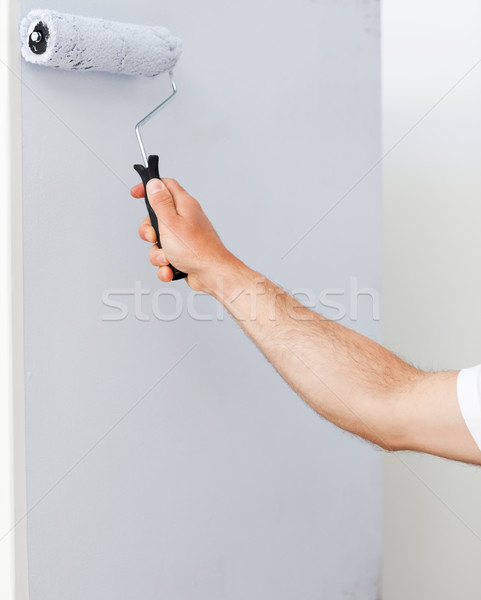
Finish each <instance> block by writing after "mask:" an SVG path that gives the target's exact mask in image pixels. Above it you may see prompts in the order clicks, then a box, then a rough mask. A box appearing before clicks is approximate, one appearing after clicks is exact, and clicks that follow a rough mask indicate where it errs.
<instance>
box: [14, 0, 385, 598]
mask: <svg viewBox="0 0 481 600" xmlns="http://www.w3.org/2000/svg"><path fill="white" fill-rule="evenodd" d="M21 5H22V11H23V13H26V12H27V11H28V10H29V9H30V8H33V7H34V6H35V7H36V5H37V2H33V1H32V2H30V1H29V2H27V1H24V2H22V3H21ZM49 8H54V9H58V10H64V11H66V12H72V13H75V12H77V13H81V14H86V15H93V16H100V17H105V18H110V19H118V20H124V21H143V22H147V23H161V24H165V25H166V26H168V27H169V28H170V29H171V30H172V31H173V32H175V33H176V34H178V35H180V36H181V37H182V38H183V39H184V42H185V54H184V57H183V58H182V61H181V63H180V65H179V68H178V70H177V78H178V85H179V90H180V95H179V98H178V100H177V101H176V102H175V103H174V104H172V105H171V107H169V109H168V111H166V112H165V113H164V114H163V115H162V116H161V117H159V118H158V119H157V120H156V121H155V122H153V123H152V126H151V127H150V129H149V130H148V133H147V135H146V141H147V143H148V150H149V151H150V152H158V153H159V154H160V155H161V164H162V167H163V173H164V174H168V175H170V176H174V177H177V178H178V179H179V180H180V181H181V182H182V183H183V185H184V186H185V187H187V189H189V190H190V191H191V192H192V193H193V194H195V195H196V196H197V197H198V198H199V200H200V201H201V202H202V204H203V205H204V207H205V209H206V211H207V213H208V214H209V215H210V216H211V217H212V220H213V222H214V224H215V226H216V227H217V228H218V230H219V232H220V233H221V235H222V237H223V239H224V240H225V241H226V242H227V244H228V245H229V247H230V248H231V249H232V250H233V251H234V252H236V253H238V254H239V255H240V256H241V257H242V258H243V259H244V260H245V261H247V262H248V263H249V264H250V265H252V266H255V267H256V268H257V269H259V270H261V271H263V272H264V273H266V274H267V275H268V276H270V277H271V278H273V279H274V280H276V281H278V282H280V283H282V285H284V286H285V287H287V288H289V289H295V288H299V287H303V288H309V289H310V290H312V291H313V292H315V294H316V295H319V294H320V293H321V292H322V291H323V290H324V292H325V291H326V290H331V291H332V289H334V290H335V294H336V295H332V296H329V300H330V301H332V302H334V301H335V302H338V303H341V304H343V305H344V306H345V307H346V310H347V316H346V317H345V318H344V322H345V323H347V324H348V325H352V326H353V327H355V328H356V329H358V330H360V331H362V332H364V333H367V334H368V335H370V336H372V337H375V338H377V339H378V338H379V337H380V325H379V321H378V320H375V319H373V315H372V302H371V300H370V298H368V297H366V296H362V297H359V298H357V297H356V298H355V300H356V303H357V302H358V304H359V314H358V316H357V318H356V319H355V320H353V321H351V320H350V319H349V314H351V315H352V314H353V313H352V308H353V307H352V306H351V305H350V289H351V288H352V286H353V285H354V287H356V286H358V287H359V288H372V289H373V290H375V291H378V290H379V289H380V274H381V198H380V175H379V171H378V170H377V169H374V170H373V171H371V172H369V174H367V175H366V176H365V177H363V176H364V175H365V174H366V173H367V171H368V170H369V169H370V168H371V166H372V165H373V164H374V163H375V161H376V160H377V159H378V157H379V153H380V131H379V129H380V128H379V101H380V98H379V32H378V19H379V15H378V8H379V7H378V2H374V1H364V2H358V1H354V0H345V1H343V2H339V1H330V2H327V1H320V2H314V1H309V2H307V1H306V2H295V1H294V0H292V1H288V2H282V3H279V2H275V1H274V0H262V1H261V2H258V1H254V0H247V1H245V2H242V3H240V2H236V3H235V2H220V1H215V0H206V2H202V3H197V2H193V1H190V2H187V1H184V2H179V1H174V0H166V1H164V2H162V3H157V2H154V1H153V0H151V1H147V0H143V1H142V2H137V3H135V4H127V3H122V4H119V3H118V2H114V1H113V0H101V1H100V2H98V1H97V2H93V1H92V0H90V1H83V2H79V1H77V2H76V1H74V0H66V1H64V2H60V1H58V0H57V1H53V2H52V3H51V4H50V5H49ZM22 76H23V81H24V88H23V100H22V102H23V169H24V175H23V186H24V240H25V242H24V246H25V343H26V350H25V352H26V354H25V363H26V421H27V423H26V436H27V491H28V506H29V508H30V513H29V516H28V548H29V571H30V575H29V577H30V595H31V600H65V598H75V599H87V598H88V599H89V600H95V599H99V600H100V599H105V598H115V599H116V600H123V599H126V600H127V599H129V600H130V599H132V598H143V599H145V600H153V599H154V598H155V599H157V598H162V599H164V598H165V599H167V598H172V599H175V600H180V599H186V600H187V599H189V600H190V599H192V598H196V599H205V600H207V599H208V600H216V599H218V600H220V599H222V600H224V599H227V598H228V599H232V600H244V599H245V598H250V599H252V600H253V599H259V600H260V599H262V600H265V599H267V598H276V600H284V599H286V600H287V599H293V598H303V600H309V599H318V598H329V600H341V599H346V598H352V599H359V600H375V599H376V598H377V596H378V591H379V578H380V537H381V536H380V522H381V515H380V512H381V499H380V496H381V481H380V473H381V471H380V455H379V453H378V452H377V451H376V450H374V449H373V448H371V447H369V446H368V445H367V444H365V443H362V442H360V441H359V440H356V439H354V438H353V437H351V436H349V435H346V434H343V433H341V432H339V431H337V430H336V429H335V428H334V427H333V426H331V425H330V424H328V423H325V422H323V421H322V420H321V419H319V417H318V416H317V415H315V414H314V413H313V412H312V411H311V410H310V409H309V408H307V407H306V406H305V405H304V404H303V403H302V402H301V401H300V400H299V399H297V398H296V396H295V395H294V393H293V392H291V391H290V390H289V389H288V388H287V386H286V385H285V384H284V383H283V382H282V381H281V380H280V378H279V377H278V376H277V375H276V374H275V373H274V371H273V370H272V368H271V367H270V366H269V364H267V363H266V361H265V360H264V359H263V357H262V356H261V354H260V353H259V352H258V351H257V350H255V348H254V347H253V346H252V344H251V343H250V341H249V340H248V339H246V337H245V336H244V335H243V334H242V333H241V332H240V330H239V329H238V328H237V327H236V325H235V324H234V323H233V322H232V321H231V320H230V319H229V318H228V317H227V316H225V318H223V319H217V318H216V315H217V308H216V306H215V303H214V301H213V300H211V299H210V298H208V297H197V298H195V306H196V308H197V310H198V311H200V312H202V314H204V315H211V316H212V317H213V320H212V321H199V320H194V319H192V318H191V317H190V316H189V315H188V310H187V307H188V299H189V298H191V299H192V296H191V293H190V290H189V289H188V288H187V286H186V285H185V283H184V282H179V283H176V284H173V285H172V286H170V287H162V286H161V285H160V284H159V283H158V281H157V280H156V278H155V272H154V270H153V269H152V267H151V266H150V264H149V263H148V260H147V253H148V248H147V247H146V246H145V244H143V243H142V242H141V241H140V240H139V239H138V238H137V233H136V230H137V226H138V223H139V222H140V220H141V219H142V218H143V217H144V210H145V209H144V207H143V206H142V202H140V201H135V200H132V199H131V198H130V197H129V195H128V187H129V186H130V185H132V184H134V183H136V182H137V175H136V174H135V172H134V171H133V170H132V163H133V162H138V161H139V158H140V157H139V151H138V148H137V146H136V142H135V138H134V133H133V127H134V124H135V122H136V121H137V120H138V119H139V118H140V117H141V116H143V115H144V114H146V113H147V112H148V111H149V110H150V109H151V108H152V107H153V106H154V105H155V103H156V101H157V100H158V99H159V98H161V97H162V96H163V94H164V93H165V92H166V91H167V87H168V86H167V81H147V80H137V79H129V78H123V77H113V76H108V75H102V74H96V73H83V74H76V73H62V72H57V71H53V70H48V69H42V68H40V67H37V68H35V67H32V66H31V65H26V64H24V65H23V66H22ZM355 184H356V185H355ZM353 186H354V187H353ZM346 193H347V196H345V195H346ZM344 196H345V197H344ZM343 197H344V198H343ZM341 198H343V199H342V200H341V202H340V203H339V204H337V203H338V201H339V200H340V199H341ZM334 206H335V208H334V209H333V210H332V211H330V209H331V208H332V207H334ZM329 211H330V212H329ZM325 215H327V216H325ZM323 216H325V218H323ZM319 220H320V222H319V224H318V225H317V226H316V227H315V228H314V229H313V230H312V231H310V233H308V234H307V235H306V236H305V237H303V236H304V235H305V234H306V232H308V230H309V229H310V228H311V227H312V225H313V224H314V223H316V222H317V221H319ZM299 240H301V241H300V242H299V243H298V244H297V242H298V241H299ZM294 246H295V247H294ZM291 248H293V249H292V251H291V252H289V253H288V254H287V256H285V257H284V258H283V256H284V255H285V253H286V252H287V251H288V250H290V249H291ZM353 278H354V279H353ZM136 281H138V282H140V283H139V285H140V286H141V287H142V288H143V289H146V290H149V293H145V294H144V295H143V296H142V315H144V316H145V317H146V319H147V320H143V317H142V318H136V316H135V306H134V305H135V300H134V298H133V296H132V295H130V296H129V295H125V296H122V297H121V296H118V297H117V298H116V299H117V300H122V301H123V302H125V304H126V306H127V307H128V315H127V316H126V317H125V318H124V319H123V320H121V321H118V320H109V321H106V320H105V317H106V316H107V317H110V318H112V317H114V318H115V317H116V316H118V314H119V311H118V310H116V309H113V308H109V307H107V306H105V305H104V304H103V303H102V297H103V295H105V293H106V290H107V291H108V290H118V289H123V290H125V289H132V288H133V287H135V282H136ZM353 282H354V283H353ZM156 290H162V291H163V292H165V291H166V290H175V293H176V294H177V295H178V297H177V300H176V299H175V298H173V297H172V296H171V297H169V296H167V295H165V294H163V295H161V296H160V297H159V296H157V301H158V307H159V309H160V310H161V311H163V312H164V313H169V314H172V313H173V310H174V304H175V301H177V302H179V301H182V302H183V310H182V311H181V314H180V316H179V317H178V318H177V319H175V320H172V321H165V320H159V319H157V318H155V317H154V316H153V314H152V301H153V299H154V300H155V297H154V293H155V292H156ZM340 290H341V292H342V293H341V292H340ZM351 291H354V292H356V289H354V290H351ZM376 293H377V292H376ZM179 299H180V300H179ZM317 306H318V308H319V304H317ZM325 312H327V313H328V314H329V313H334V314H337V313H338V312H339V311H336V310H334V309H332V310H331V311H329V310H325ZM137 315H138V316H141V315H140V313H139V309H138V307H137Z"/></svg>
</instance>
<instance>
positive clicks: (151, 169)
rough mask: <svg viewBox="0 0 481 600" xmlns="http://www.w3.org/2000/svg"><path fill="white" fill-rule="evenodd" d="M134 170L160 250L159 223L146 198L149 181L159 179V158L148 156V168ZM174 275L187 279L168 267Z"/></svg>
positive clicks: (140, 166) (136, 167) (136, 166)
mask: <svg viewBox="0 0 481 600" xmlns="http://www.w3.org/2000/svg"><path fill="white" fill-rule="evenodd" d="M134 169H135V170H136V171H137V173H138V174H139V175H140V177H141V178H142V182H143V184H144V192H145V206H146V207H147V211H148V213H149V217H150V222H151V223H152V227H153V228H154V229H155V235H156V236H157V246H158V247H159V248H162V246H161V244H160V236H159V222H158V220H157V215H156V214H155V212H154V209H153V208H152V207H151V206H150V202H149V199H148V197H147V182H148V181H150V180H151V179H160V175H159V157H158V156H156V155H155V154H154V155H151V156H149V158H148V167H144V165H134ZM169 266H170V268H171V269H172V271H173V273H174V280H175V279H183V278H184V277H187V273H183V272H182V271H179V270H178V269H176V268H175V267H173V266H172V265H169Z"/></svg>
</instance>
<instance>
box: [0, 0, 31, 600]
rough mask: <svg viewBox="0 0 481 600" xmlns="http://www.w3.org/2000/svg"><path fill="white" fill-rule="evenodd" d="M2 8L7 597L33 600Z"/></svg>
mask: <svg viewBox="0 0 481 600" xmlns="http://www.w3.org/2000/svg"><path fill="white" fill-rule="evenodd" d="M0 2H1V4H0V6H1V13H0V15H1V18H0V60H1V62H0V132H1V134H0V182H1V185H2V193H1V194H0V598H2V600H3V599H5V600H28V574H27V536H26V512H27V510H26V489H25V488H26V485H25V408H24V393H23V385H24V369H23V302H22V300H23V294H22V287H23V286H22V284H23V281H22V278H23V269H22V266H23V265H22V194H21V140H22V138H21V80H20V75H21V72H20V52H19V43H18V22H19V6H18V4H19V3H18V2H16V1H15V0H0Z"/></svg>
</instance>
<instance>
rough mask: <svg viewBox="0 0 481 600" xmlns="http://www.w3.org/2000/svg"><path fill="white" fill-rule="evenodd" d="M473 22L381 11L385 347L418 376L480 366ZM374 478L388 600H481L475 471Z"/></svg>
mask: <svg viewBox="0 0 481 600" xmlns="http://www.w3.org/2000/svg"><path fill="white" fill-rule="evenodd" d="M480 23H481V5H480V3H479V2H477V1H476V0H461V1H460V2H456V3H455V4H453V3H452V2H447V1H442V2H440V1H439V0H436V1H435V0H427V1H426V0H424V1H423V2H415V1H414V0H409V1H408V2H395V1H394V0H386V1H385V2H384V4H383V20H382V25H383V102H384V150H385V152H389V153H388V155H387V156H386V158H385V159H384V194H385V232H384V239H385V269H384V273H385V304H384V339H385V342H386V344H387V345H388V346H389V347H390V348H391V349H392V350H394V351H396V352H398V353H400V354H401V356H404V357H405V358H407V359H409V360H411V361H413V362H414V363H415V364H416V365H419V366H420V367H423V368H426V369H434V370H437V369H453V368H461V367H465V366H470V365H474V364H478V363H480V362H481V342H480V340H481V311H480V310H479V298H480V294H481V277H480V272H481V270H480V261H481V236H480V235H479V230H480V223H481V203H480V197H481V169H480V164H481V109H480V107H481V64H479V60H480V59H481V36H480V35H479V26H480ZM416 123H417V124H416ZM413 127H414V128H413ZM408 132H409V133H408ZM406 133H407V135H406ZM404 136H405V137H404ZM393 146H395V147H394V149H393V150H392V151H390V149H391V148H392V147H393ZM384 482H385V520H384V530H385V534H384V557H385V559H384V560H385V569H384V595H383V597H384V600H406V598H409V600H418V599H419V600H421V599H422V600H426V599H432V598H436V600H452V599H453V598H463V600H478V599H479V597H480V596H481V569H480V568H479V565H480V563H481V510H480V506H481V470H480V469H479V468H473V467H467V466H465V465H457V464H454V463H449V462H447V461H443V460H439V459H435V458H428V457H426V456H419V455H401V456H389V457H386V460H385V469H384Z"/></svg>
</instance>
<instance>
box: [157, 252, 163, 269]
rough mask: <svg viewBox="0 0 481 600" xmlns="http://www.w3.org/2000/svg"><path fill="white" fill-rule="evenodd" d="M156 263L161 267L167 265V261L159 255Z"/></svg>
mask: <svg viewBox="0 0 481 600" xmlns="http://www.w3.org/2000/svg"><path fill="white" fill-rule="evenodd" d="M155 263H156V264H157V265H159V267H161V266H162V265H164V264H165V260H164V256H163V254H160V253H159V254H157V256H156V257H155Z"/></svg>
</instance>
